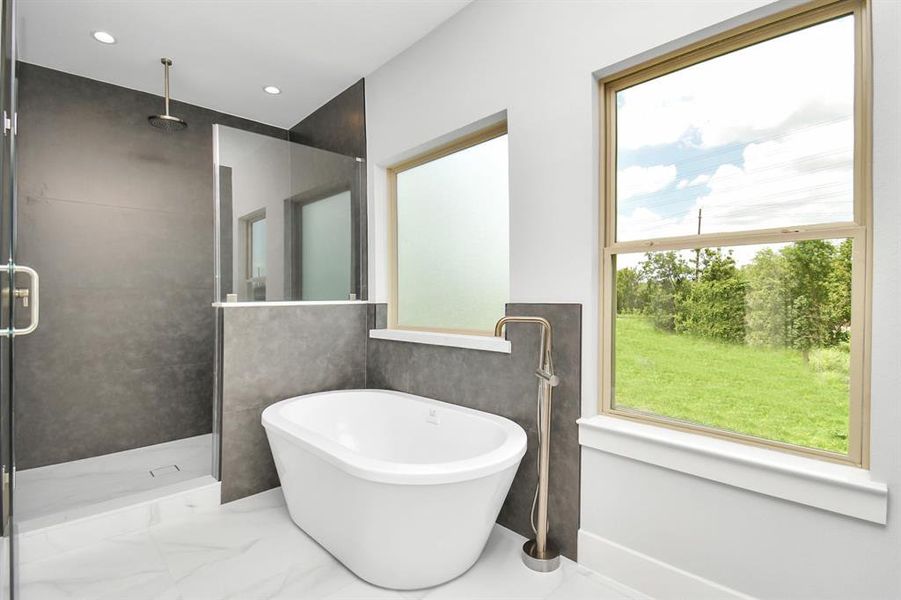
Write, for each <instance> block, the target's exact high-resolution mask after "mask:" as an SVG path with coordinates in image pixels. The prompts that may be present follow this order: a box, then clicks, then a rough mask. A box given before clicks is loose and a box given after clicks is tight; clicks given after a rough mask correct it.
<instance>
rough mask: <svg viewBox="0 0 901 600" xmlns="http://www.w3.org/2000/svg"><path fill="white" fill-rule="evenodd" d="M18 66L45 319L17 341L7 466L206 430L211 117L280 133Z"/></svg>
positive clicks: (34, 253) (21, 162) (27, 225)
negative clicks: (168, 113) (167, 117)
mask: <svg viewBox="0 0 901 600" xmlns="http://www.w3.org/2000/svg"><path fill="white" fill-rule="evenodd" d="M162 102H163V101H162V98H160V97H159V96H155V95H153V94H146V93H143V92H137V91H134V90H129V89H126V88H122V87H118V86H114V85H109V84H105V83H101V82H98V81H93V80H90V79H86V78H83V77H78V76H75V75H70V74H67V73H62V72H59V71H54V70H51V69H46V68H43V67H38V66H35V65H30V64H25V63H20V64H19V127H18V132H19V135H18V153H19V154H18V184H19V256H18V260H19V262H20V263H21V264H25V265H29V266H32V267H34V268H36V269H37V270H38V272H39V273H40V275H41V325H40V328H39V329H38V330H37V331H36V332H35V333H34V334H33V335H31V336H28V337H23V338H22V339H21V340H20V341H18V342H17V344H16V347H17V358H16V368H17V377H16V393H17V412H16V419H17V453H18V456H17V463H18V468H19V469H27V468H31V467H37V466H41V465H46V464H53V463H58V462H64V461H69V460H75V459H80V458H85V457H90V456H96V455H99V454H106V453H109V452H116V451H120V450H126V449H129V448H135V447H140V446H145V445H148V444H156V443H160V442H165V441H169V440H173V439H178V438H183V437H187V436H192V435H197V434H201V433H208V432H209V431H210V428H211V413H212V410H211V405H212V386H213V350H214V348H213V331H214V329H213V327H214V326H213V310H212V308H211V306H210V302H211V300H212V297H213V281H212V274H213V240H212V235H213V157H212V152H213V148H212V127H211V126H212V124H213V123H222V124H225V125H231V126H234V127H241V128H244V129H249V130H252V131H257V132H259V133H264V134H267V135H274V136H276V137H280V138H283V139H286V138H287V131H285V130H280V129H277V128H274V127H270V126H267V125H262V124H258V123H253V122H251V121H246V120H244V119H238V118H235V117H231V116H229V115H224V114H221V113H217V112H214V111H210V110H206V109H203V108H199V107H196V106H191V105H187V104H184V103H180V102H173V105H172V112H173V114H175V115H178V116H180V117H182V118H184V119H186V120H187V121H188V129H186V130H185V131H182V132H179V133H176V134H167V133H165V132H162V131H160V130H158V129H154V128H152V127H150V126H149V124H148V123H147V116H148V115H150V114H157V113H159V112H160V110H161V109H162Z"/></svg>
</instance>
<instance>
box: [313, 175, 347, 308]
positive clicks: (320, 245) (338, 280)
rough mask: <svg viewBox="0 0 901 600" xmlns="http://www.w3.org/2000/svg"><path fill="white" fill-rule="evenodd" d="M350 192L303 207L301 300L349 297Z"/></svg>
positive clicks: (343, 298)
mask: <svg viewBox="0 0 901 600" xmlns="http://www.w3.org/2000/svg"><path fill="white" fill-rule="evenodd" d="M350 234H351V212H350V192H349V191H347V192H341V193H340V194H336V195H334V196H329V197H328V198H325V199H323V200H317V201H316V202H310V203H309V204H305V205H304V206H303V208H302V209H301V261H302V268H301V293H302V296H303V297H302V298H301V299H302V300H346V299H347V297H348V294H349V293H350V284H351V262H350V261H351V258H350V251H351V240H350Z"/></svg>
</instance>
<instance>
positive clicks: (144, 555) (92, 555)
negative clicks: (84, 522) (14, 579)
mask: <svg viewBox="0 0 901 600" xmlns="http://www.w3.org/2000/svg"><path fill="white" fill-rule="evenodd" d="M19 585H20V588H19V590H20V594H19V597H20V598H23V599H34V600H89V599H90V600H107V599H108V600H120V599H123V598H128V599H129V600H161V599H163V598H178V597H179V596H178V595H177V594H178V593H180V591H179V590H178V589H177V588H176V586H175V581H174V579H173V578H172V576H171V575H170V573H169V570H168V569H167V568H166V563H165V562H164V561H163V559H162V556H160V553H159V550H158V549H157V546H156V544H155V543H154V542H153V539H152V538H151V537H150V536H149V535H147V534H135V535H129V536H124V537H121V538H117V539H113V540H108V541H105V542H101V543H99V544H95V545H93V546H91V547H89V548H86V549H83V550H79V551H76V552H69V553H65V554H62V555H59V556H57V557H54V558H50V559H47V560H42V561H36V562H33V563H29V564H26V565H24V566H22V567H21V569H20V573H19ZM173 594H176V595H174V596H173Z"/></svg>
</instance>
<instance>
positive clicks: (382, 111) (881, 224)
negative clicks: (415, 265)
mask: <svg viewBox="0 0 901 600" xmlns="http://www.w3.org/2000/svg"><path fill="white" fill-rule="evenodd" d="M766 4H767V2H762V1H753V0H746V1H739V0H735V1H732V0H721V1H712V0H711V1H700V0H694V1H691V0H684V1H670V2H665V1H658V2H628V1H620V2H615V1H607V0H605V1H584V2H576V1H573V2H569V1H556V2H552V1H543V2H518V1H480V0H477V1H476V2H475V3H474V4H472V5H471V6H469V7H467V8H466V9H464V10H463V11H461V12H460V13H459V14H458V15H456V16H455V17H454V18H452V19H451V20H449V21H448V22H446V23H445V24H444V25H443V26H441V27H440V28H438V29H437V30H435V31H434V32H432V33H431V34H430V35H428V36H427V37H426V38H424V39H423V40H421V41H420V42H419V43H417V44H416V45H414V46H413V47H411V48H410V49H409V50H407V51H406V52H404V53H403V54H401V55H399V56H398V57H396V58H395V59H393V60H391V61H390V62H389V63H387V64H386V65H384V66H383V67H381V68H380V69H379V70H377V71H376V72H375V73H373V74H371V75H369V76H368V77H367V79H366V95H367V98H366V100H367V128H368V157H369V169H370V171H369V185H370V188H369V198H370V211H369V215H370V257H372V259H371V260H370V286H371V287H370V289H371V298H372V299H374V300H376V301H386V300H387V271H386V267H387V265H386V243H387V238H386V227H385V218H386V195H387V189H386V177H385V167H386V166H387V165H390V164H391V163H393V162H395V161H397V160H398V159H399V158H402V157H404V156H405V155H409V154H410V153H411V150H412V149H414V148H417V147H421V146H423V145H424V144H429V143H432V142H433V141H434V140H436V139H438V138H440V137H442V136H446V135H447V134H448V132H453V131H455V130H459V129H461V128H464V127H466V126H467V125H469V124H471V123H473V122H475V121H477V120H479V119H483V118H485V117H487V116H489V115H494V114H497V113H501V112H502V111H504V110H506V114H507V119H508V126H509V148H510V202H511V207H510V227H511V236H510V244H511V256H510V262H511V264H510V276H511V301H514V302H580V303H582V304H583V306H584V311H583V319H584V320H583V382H582V395H583V414H584V415H586V416H587V415H593V414H595V413H596V403H597V401H596V398H597V389H598V382H597V372H598V370H597V356H598V355H597V348H598V340H597V312H598V310H597V305H598V289H597V288H598V277H597V272H598V252H597V229H598V227H597V223H598V209H597V207H598V193H597V190H598V172H597V171H598V169H597V159H598V115H597V89H596V85H595V83H594V79H593V77H592V73H593V72H594V71H597V70H599V69H604V68H605V67H607V66H609V65H612V64H614V63H617V62H619V61H622V60H624V59H627V58H629V57H632V56H634V55H636V54H639V53H642V52H645V51H648V50H650V49H652V48H654V47H656V46H659V45H662V44H666V43H668V42H670V41H672V40H675V39H676V38H679V37H682V36H685V35H688V34H691V33H692V32H695V31H697V30H699V29H702V28H704V27H708V26H711V25H714V24H716V23H719V22H721V21H723V20H725V19H729V18H732V17H735V16H737V15H740V14H742V13H745V12H746V11H750V10H753V9H757V8H759V7H764V6H765V5H766ZM781 6H783V7H784V6H786V5H785V4H783V5H781ZM764 10H767V9H766V8H764ZM873 12H874V22H875V25H874V29H875V33H874V37H875V69H876V73H875V79H876V111H875V112H876V114H875V119H876V127H875V129H876V141H875V143H876V150H875V156H876V159H875V170H876V174H875V179H876V181H875V188H876V190H875V191H876V195H875V204H876V208H875V211H876V223H877V225H876V228H875V231H876V249H875V260H876V265H875V271H876V273H875V274H876V277H875V286H874V287H875V289H874V335H873V353H874V356H873V395H872V412H873V421H874V425H873V432H872V438H873V442H872V471H873V474H874V476H875V477H876V478H878V479H880V480H882V481H885V482H887V483H888V484H889V486H890V490H891V492H890V497H891V498H892V500H891V505H890V509H889V513H890V514H889V525H888V526H887V527H884V526H879V525H873V524H871V523H865V522H862V521H857V520H854V519H850V518H847V517H842V516H838V515H834V514H830V513H826V512H822V511H819V510H816V509H811V508H807V507H804V506H801V505H797V504H790V503H787V502H784V501H780V500H775V499H771V498H767V497H764V496H761V495H757V494H754V493H751V492H746V491H743V490H739V489H737V488H731V487H726V486H722V485H719V484H715V483H711V482H707V481H704V480H701V479H697V478H693V477H691V476H688V475H681V474H678V473H675V472H670V471H665V470H663V469H659V468H657V467H651V466H648V465H645V464H641V463H638V462H635V461H631V460H628V459H623V458H618V457H614V456H612V455H607V454H603V453H600V452H596V451H593V450H587V449H586V450H583V461H582V485H583V489H582V527H583V529H585V530H587V531H590V532H592V533H596V534H598V535H600V536H603V537H605V538H607V539H608V540H611V541H613V542H616V543H618V544H622V545H623V546H626V547H629V548H632V549H634V550H636V551H638V552H642V553H644V554H647V555H649V556H651V557H654V558H657V559H659V560H662V561H665V562H667V563H670V564H672V565H675V566H677V567H680V568H682V569H685V570H687V571H690V572H692V573H695V574H697V575H699V576H701V577H705V578H708V579H710V580H713V581H716V582H719V583H721V584H723V585H726V586H730V587H732V588H735V589H738V590H740V591H743V592H746V593H749V594H753V595H760V596H769V597H787V596H794V597H797V596H807V597H819V598H824V597H844V598H847V597H850V596H854V597H858V598H864V597H896V596H901V575H899V567H901V557H899V554H901V550H899V548H901V524H899V523H896V522H895V520H894V519H893V516H894V514H893V513H894V512H895V511H896V510H897V509H898V508H899V506H898V502H897V501H896V499H895V498H896V495H895V494H894V485H895V484H901V463H899V458H901V412H899V407H898V390H901V380H899V375H898V373H899V372H901V364H899V363H901V361H899V356H901V342H899V337H901V336H899V334H901V327H899V320H898V317H897V316H895V315H894V314H893V313H894V309H895V308H897V304H898V303H897V298H898V297H899V294H901V289H898V275H897V273H898V272H901V256H899V243H898V239H899V238H901V231H899V230H901V227H899V223H901V211H899V206H898V205H899V201H898V198H899V197H901V185H899V179H898V173H899V172H901V169H899V166H901V165H899V163H901V160H899V138H901V134H899V127H901V124H899V118H898V110H899V109H898V106H899V105H901V98H899V91H898V72H899V70H901V65H899V54H901V52H899V47H898V41H897V36H898V30H899V27H901V15H899V4H898V3H896V2H895V1H894V0H874V11H873Z"/></svg>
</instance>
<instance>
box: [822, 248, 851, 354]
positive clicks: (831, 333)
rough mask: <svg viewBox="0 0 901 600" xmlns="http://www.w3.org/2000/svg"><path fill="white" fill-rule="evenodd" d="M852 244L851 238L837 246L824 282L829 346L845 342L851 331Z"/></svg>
mask: <svg viewBox="0 0 901 600" xmlns="http://www.w3.org/2000/svg"><path fill="white" fill-rule="evenodd" d="M853 250H854V243H853V241H852V240H851V238H848V239H846V240H844V241H842V243H841V244H839V246H838V250H837V252H836V255H835V258H834V259H833V262H832V271H831V272H830V273H829V277H828V278H827V280H826V288H827V297H828V302H827V308H826V317H827V320H828V326H827V327H828V333H827V335H828V339H827V342H828V343H829V345H835V344H839V343H841V342H847V341H848V340H849V338H850V331H851V260H852V251H853Z"/></svg>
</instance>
